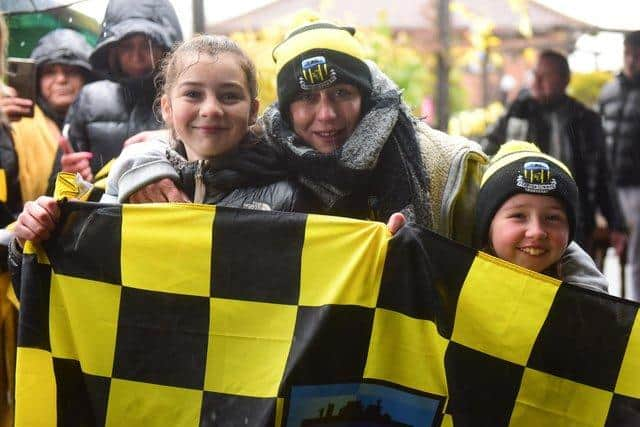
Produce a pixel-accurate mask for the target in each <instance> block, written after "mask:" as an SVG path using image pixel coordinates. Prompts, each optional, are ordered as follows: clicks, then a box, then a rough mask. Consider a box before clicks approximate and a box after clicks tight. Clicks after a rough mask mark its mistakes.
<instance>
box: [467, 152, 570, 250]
mask: <svg viewBox="0 0 640 427" xmlns="http://www.w3.org/2000/svg"><path fill="white" fill-rule="evenodd" d="M518 193H528V194H540V195H544V196H553V197H556V198H558V199H560V200H561V201H562V202H563V203H564V205H565V210H566V213H567V218H568V220H569V241H571V240H572V239H573V237H574V236H575V232H576V224H577V217H578V209H579V201H578V187H577V186H576V183H575V181H574V179H573V177H572V176H571V172H570V171H569V169H568V168H567V166H566V165H565V164H564V163H562V162H561V161H560V160H558V159H556V158H554V157H551V156H549V155H547V154H544V153H542V152H541V151H540V149H539V148H538V147H537V146H536V145H535V144H532V143H530V142H524V141H509V142H507V143H505V144H503V145H502V146H501V147H500V150H498V152H497V153H496V155H495V156H494V157H493V158H492V159H491V162H490V163H489V166H488V167H487V169H486V171H485V172H484V174H483V175H482V181H481V183H480V191H479V193H478V200H477V202H476V223H475V238H474V243H475V244H476V245H477V247H479V248H482V247H485V246H486V245H487V243H488V242H487V240H488V238H489V227H490V226H491V221H492V220H493V217H494V215H495V214H496V212H497V211H498V209H500V207H501V206H502V205H503V204H504V202H506V201H507V199H509V198H510V197H511V196H513V195H515V194H518Z"/></svg>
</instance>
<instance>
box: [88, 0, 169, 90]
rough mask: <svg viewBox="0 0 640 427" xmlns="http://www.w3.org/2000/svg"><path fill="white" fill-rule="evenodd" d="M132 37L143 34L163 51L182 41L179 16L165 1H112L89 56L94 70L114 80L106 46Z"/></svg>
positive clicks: (115, 76)
mask: <svg viewBox="0 0 640 427" xmlns="http://www.w3.org/2000/svg"><path fill="white" fill-rule="evenodd" d="M133 34H144V35H146V36H147V37H149V38H150V39H151V40H152V41H153V42H154V43H156V44H157V45H158V46H160V47H161V48H162V49H164V50H165V51H169V50H170V49H171V46H172V45H173V44H174V43H177V42H180V41H182V30H181V28H180V23H179V22H178V16H177V15H176V12H175V10H174V8H173V6H172V5H171V3H170V2H169V1H168V0H136V1H130V0H111V1H109V5H108V6H107V10H106V12H105V16H104V20H103V21H102V32H101V33H100V36H99V37H98V43H97V44H96V47H95V49H94V51H93V53H92V54H91V57H90V62H91V64H92V65H93V68H94V70H96V71H97V72H100V73H102V74H104V75H105V76H106V77H107V78H109V79H110V80H116V81H117V79H118V77H119V76H117V75H114V73H112V70H111V69H110V67H109V47H110V46H112V45H113V44H114V43H117V42H119V41H120V40H122V39H123V38H125V37H128V36H130V35H133Z"/></svg>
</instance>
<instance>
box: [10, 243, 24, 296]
mask: <svg viewBox="0 0 640 427" xmlns="http://www.w3.org/2000/svg"><path fill="white" fill-rule="evenodd" d="M8 258H9V260H8V261H9V275H10V276H11V284H12V285H13V290H14V292H15V294H16V297H18V299H19V298H20V281H21V280H22V249H21V248H20V245H18V242H17V241H16V239H15V238H13V239H11V242H10V243H9V254H8Z"/></svg>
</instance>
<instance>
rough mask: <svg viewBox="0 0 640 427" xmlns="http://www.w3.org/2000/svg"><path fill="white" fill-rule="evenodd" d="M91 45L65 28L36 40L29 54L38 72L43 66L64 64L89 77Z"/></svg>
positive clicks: (78, 34) (75, 32)
mask: <svg viewBox="0 0 640 427" xmlns="http://www.w3.org/2000/svg"><path fill="white" fill-rule="evenodd" d="M89 55H91V45H90V44H89V43H88V42H87V39H85V38H84V36H83V35H82V34H80V33H78V32H77V31H74V30H70V29H67V28H61V29H57V30H53V31H51V32H49V33H47V34H45V35H44V36H43V37H41V38H40V40H38V44H37V45H36V47H35V48H34V49H33V51H32V52H31V59H33V60H35V61H36V64H37V65H38V71H39V70H40V67H41V66H42V65H44V64H64V65H73V66H76V67H80V68H82V69H83V70H85V71H86V74H87V77H91V74H92V72H93V69H92V67H91V64H90V63H89Z"/></svg>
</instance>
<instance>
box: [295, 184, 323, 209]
mask: <svg viewBox="0 0 640 427" xmlns="http://www.w3.org/2000/svg"><path fill="white" fill-rule="evenodd" d="M290 211H291V212H302V213H310V214H323V213H324V210H323V207H322V203H321V202H320V199H318V198H317V197H316V196H315V195H314V194H313V193H312V192H311V191H310V190H308V189H306V188H305V187H302V186H301V185H297V186H296V187H295V188H294V190H293V194H292V196H291V207H290Z"/></svg>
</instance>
